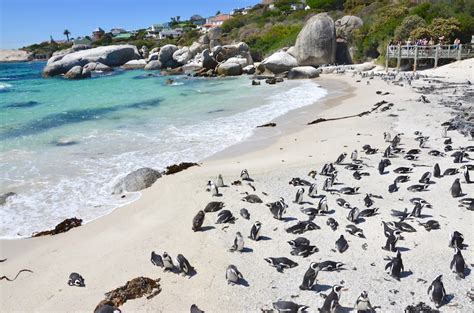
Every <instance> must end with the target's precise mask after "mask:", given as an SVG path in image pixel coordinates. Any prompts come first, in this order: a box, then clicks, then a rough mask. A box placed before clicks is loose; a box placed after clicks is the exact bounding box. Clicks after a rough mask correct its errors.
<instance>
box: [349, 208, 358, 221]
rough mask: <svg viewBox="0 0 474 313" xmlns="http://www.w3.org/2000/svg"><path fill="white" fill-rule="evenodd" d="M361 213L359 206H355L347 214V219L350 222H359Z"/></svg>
mask: <svg viewBox="0 0 474 313" xmlns="http://www.w3.org/2000/svg"><path fill="white" fill-rule="evenodd" d="M359 214H360V211H359V209H358V208H357V207H353V208H352V209H351V210H350V211H349V214H348V215H347V219H348V220H349V222H352V223H355V224H357V223H358V222H359Z"/></svg>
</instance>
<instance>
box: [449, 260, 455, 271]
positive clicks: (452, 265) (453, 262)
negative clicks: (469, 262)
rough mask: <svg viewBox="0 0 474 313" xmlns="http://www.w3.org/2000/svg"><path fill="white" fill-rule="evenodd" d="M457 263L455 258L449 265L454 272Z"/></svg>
mask: <svg viewBox="0 0 474 313" xmlns="http://www.w3.org/2000/svg"><path fill="white" fill-rule="evenodd" d="M455 263H456V260H455V258H453V260H452V261H451V264H450V265H449V269H451V270H452V269H453V267H454V264H455Z"/></svg>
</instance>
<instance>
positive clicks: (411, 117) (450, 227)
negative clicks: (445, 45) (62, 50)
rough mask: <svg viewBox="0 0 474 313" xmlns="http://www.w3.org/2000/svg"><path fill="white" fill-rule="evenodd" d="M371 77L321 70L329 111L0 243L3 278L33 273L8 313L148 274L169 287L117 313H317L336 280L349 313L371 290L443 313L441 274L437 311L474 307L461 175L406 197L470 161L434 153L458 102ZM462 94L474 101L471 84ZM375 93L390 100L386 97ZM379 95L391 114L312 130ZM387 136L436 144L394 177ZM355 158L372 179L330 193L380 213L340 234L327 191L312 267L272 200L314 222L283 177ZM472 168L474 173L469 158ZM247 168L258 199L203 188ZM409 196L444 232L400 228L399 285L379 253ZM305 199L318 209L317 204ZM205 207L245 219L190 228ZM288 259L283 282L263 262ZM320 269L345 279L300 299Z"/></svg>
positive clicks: (77, 301) (9, 285)
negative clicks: (71, 225) (166, 259)
mask: <svg viewBox="0 0 474 313" xmlns="http://www.w3.org/2000/svg"><path fill="white" fill-rule="evenodd" d="M473 73H474V60H473V59H470V60H465V61H462V62H455V63H453V64H451V65H447V66H444V67H441V68H439V69H436V70H430V71H426V72H421V74H427V75H431V76H436V77H437V78H436V79H439V80H445V81H457V82H461V83H464V82H465V81H466V80H468V79H469V80H470V81H471V82H474V74H473ZM357 80H361V81H360V82H357ZM367 80H368V79H367V78H360V76H358V75H356V76H354V77H352V74H349V73H346V74H345V75H338V74H327V75H322V76H321V77H319V78H317V79H316V80H315V81H316V82H317V83H319V84H321V85H322V86H323V87H327V88H328V89H329V91H330V93H329V96H328V98H327V99H326V100H325V102H324V104H322V105H323V106H324V107H323V109H322V111H321V104H318V105H315V106H312V107H305V108H303V109H299V110H297V111H296V112H292V113H290V114H289V115H287V116H285V117H281V118H279V119H277V120H276V121H275V122H276V123H277V127H275V128H269V129H259V130H258V131H257V132H256V137H254V138H252V139H251V140H250V141H248V142H247V143H240V144H238V145H236V146H234V147H231V148H229V149H228V150H226V151H223V152H221V153H218V154H217V155H215V156H213V157H211V158H209V159H207V160H204V161H203V162H202V164H201V166H200V167H193V168H190V169H188V170H186V171H184V172H180V173H178V174H175V175H171V176H164V177H163V178H161V179H159V180H158V181H157V182H156V183H155V184H154V185H153V186H152V187H151V188H149V189H147V190H144V191H143V192H142V196H141V198H140V199H139V200H137V201H136V202H134V203H132V204H130V205H127V206H125V207H122V208H119V209H117V210H115V211H114V212H113V213H111V214H109V215H107V216H105V217H102V218H100V219H98V220H95V221H93V222H90V223H88V224H86V225H84V226H81V227H79V228H76V229H73V230H71V231H69V232H67V233H64V234H59V235H56V236H51V237H42V238H31V239H22V240H2V241H0V259H7V260H6V261H4V262H2V263H0V276H3V275H6V276H8V277H10V278H11V277H14V276H15V275H16V273H17V272H18V271H19V270H21V269H30V270H32V271H33V273H21V274H20V275H19V277H18V278H17V279H16V280H15V281H13V282H8V281H5V280H2V281H1V282H0V303H1V309H0V311H2V312H91V311H93V310H94V308H95V306H96V305H97V304H98V303H99V302H100V301H101V300H103V299H104V298H105V296H104V293H105V292H107V291H110V290H112V289H115V288H117V287H119V286H122V285H124V284H125V283H126V282H127V281H129V280H131V279H133V278H135V277H139V276H145V277H149V278H153V279H156V278H161V289H162V292H161V293H160V294H159V295H157V296H156V297H154V298H152V299H150V300H147V299H146V298H140V299H136V300H129V301H127V302H126V303H125V305H124V306H122V307H121V308H120V309H121V310H122V311H123V312H189V308H190V306H191V305H192V304H196V305H197V306H198V307H199V308H200V309H202V310H204V311H206V312H259V311H260V310H261V309H262V308H263V309H270V308H271V306H272V303H273V302H275V301H277V300H279V299H283V300H289V301H294V302H296V303H299V304H305V305H308V306H309V307H310V309H309V312H317V308H319V307H321V306H322V304H323V302H324V299H323V298H322V297H321V296H320V294H321V293H323V294H328V293H329V292H330V288H331V287H332V286H333V285H334V284H338V283H341V282H343V283H342V284H343V285H344V286H345V287H346V288H348V290H347V291H345V292H343V294H342V297H341V301H340V304H341V305H342V306H343V307H344V308H346V309H347V311H349V310H350V309H351V308H353V306H354V303H355V301H356V299H357V297H358V296H359V295H360V293H361V292H362V291H363V290H366V291H367V292H368V293H369V298H370V300H371V303H372V305H373V306H378V307H379V309H377V312H403V309H404V308H405V307H406V306H407V305H411V304H417V303H419V302H425V303H426V304H428V305H430V306H431V307H433V308H434V304H433V303H432V302H431V301H430V299H429V297H428V295H427V289H428V286H429V284H430V283H431V281H432V280H434V279H435V278H436V276H438V275H440V274H443V281H444V286H445V289H446V292H447V294H448V295H450V298H451V299H450V301H449V303H447V304H445V305H444V306H442V307H441V308H440V310H441V311H442V312H473V311H474V303H473V302H472V300H470V299H469V298H468V297H467V295H466V292H467V291H468V290H469V289H471V287H473V280H472V273H470V274H469V275H467V276H466V278H465V279H462V280H460V279H457V278H456V275H455V274H454V273H452V272H451V270H450V268H449V264H450V262H451V259H452V256H453V249H451V248H449V247H448V239H449V234H450V233H451V232H453V231H455V230H457V231H459V232H461V233H462V234H463V235H464V238H465V240H464V242H465V243H466V244H467V245H468V247H467V248H466V249H465V250H462V253H463V256H464V259H465V260H466V264H467V266H468V267H469V268H472V263H474V260H473V256H474V253H473V245H474V232H473V230H472V229H473V224H474V219H473V212H472V211H468V210H467V209H465V208H461V207H459V206H458V205H459V202H458V200H459V199H454V198H452V197H451V195H450V194H449V189H450V187H451V184H452V183H453V181H454V179H455V178H461V181H462V182H463V178H462V173H460V174H458V175H456V176H446V177H443V178H441V179H436V178H432V180H433V181H435V184H432V185H431V186H430V187H429V189H428V191H427V192H423V193H413V192H410V191H407V187H408V186H410V185H413V184H417V183H418V179H419V178H420V177H421V175H422V174H423V173H424V172H426V171H432V168H433V165H434V164H435V163H439V165H440V167H441V170H442V171H444V170H445V169H446V168H460V166H461V165H464V164H454V163H453V159H452V158H451V157H449V155H450V153H448V154H447V155H448V156H446V157H444V158H443V157H435V156H430V155H428V151H430V150H432V149H436V150H440V151H443V147H444V145H443V141H444V140H445V139H444V138H442V136H441V134H442V127H441V126H440V125H441V123H443V122H445V121H447V120H449V119H450V118H452V115H451V112H452V110H451V109H450V108H447V107H445V106H443V105H441V104H440V103H439V101H440V100H441V99H442V98H444V99H450V97H452V96H453V93H452V91H450V93H446V94H441V93H439V92H437V87H438V86H439V85H437V83H435V82H429V81H428V80H421V79H420V80H417V81H414V82H413V85H412V87H409V86H407V85H406V84H404V86H399V85H395V84H392V83H389V84H387V83H386V82H384V81H382V80H381V79H379V78H378V77H375V78H374V79H371V80H369V81H370V84H369V85H367V84H366V81H367ZM422 85H426V86H429V85H434V86H435V87H436V88H435V92H433V93H431V94H426V96H427V97H428V99H429V100H430V101H431V102H430V103H422V102H417V99H418V98H419V97H420V94H419V93H416V92H415V89H414V87H416V86H422ZM463 86H464V88H470V89H471V92H472V86H469V87H468V86H467V85H466V84H464V85H463ZM331 88H332V90H334V89H337V90H338V95H336V96H334V95H333V93H332V92H331ZM341 89H342V91H343V92H341ZM378 90H380V91H383V92H389V93H390V94H388V95H385V96H382V95H377V94H376V91H378ZM458 93H459V92H458ZM471 97H472V96H471ZM381 100H385V101H387V102H392V103H394V106H393V107H392V108H391V109H390V110H388V111H385V112H381V111H380V110H377V111H375V112H373V113H372V114H370V115H366V116H363V117H355V118H350V119H344V120H338V121H328V122H324V123H319V124H316V125H306V123H308V122H311V121H313V120H315V119H317V118H320V117H324V118H332V117H341V116H347V115H353V114H358V113H361V112H364V111H367V110H370V109H371V108H372V107H373V105H374V104H376V103H377V102H379V101H381ZM463 105H471V107H472V98H471V103H470V104H469V103H467V102H466V101H464V102H463ZM471 112H472V111H471ZM285 121H286V123H285ZM288 121H291V123H288ZM386 131H387V132H390V133H391V134H392V135H394V134H396V133H403V134H404V135H403V136H402V141H401V143H402V145H403V146H402V147H403V148H404V149H406V150H409V149H412V148H418V142H417V141H415V139H414V138H415V135H414V132H415V131H420V132H422V133H423V135H425V136H429V137H430V139H429V141H428V143H427V147H428V148H427V149H422V154H421V156H420V160H419V161H408V160H405V159H403V158H402V157H399V158H393V159H391V161H392V165H391V166H390V167H388V168H387V170H388V171H389V172H390V173H389V174H387V175H379V173H378V171H377V165H378V163H379V162H380V160H381V159H382V153H383V150H385V148H386V147H387V145H388V144H387V143H385V142H384V139H383V132H386ZM259 132H265V133H266V134H270V135H272V134H273V135H274V136H273V137H272V138H271V139H258V137H259ZM448 136H449V137H451V138H452V141H453V144H452V146H453V147H454V148H457V147H460V146H462V147H465V146H469V145H474V143H473V142H472V141H469V140H468V138H466V137H464V136H462V135H461V134H459V133H458V132H457V131H449V132H448ZM365 144H370V145H371V146H372V147H376V148H378V149H379V150H380V151H379V153H377V154H375V155H365V154H363V153H362V151H361V148H362V146H363V145H365ZM355 149H357V150H358V151H359V155H360V156H362V160H363V161H364V163H366V164H368V165H369V168H367V169H364V171H368V172H369V173H370V176H368V177H363V178H362V179H361V180H359V181H357V180H355V179H354V178H353V177H352V171H349V170H345V169H344V168H343V166H337V168H338V170H339V174H338V177H337V181H338V182H341V183H343V184H344V185H339V186H335V187H336V188H339V187H342V186H353V187H356V186H357V187H360V194H358V195H348V196H346V195H343V196H342V197H343V198H344V199H346V200H348V201H349V202H350V203H351V204H352V205H354V206H357V207H359V208H361V209H363V208H365V207H364V202H363V198H364V197H365V195H366V193H372V194H375V195H381V196H382V197H383V199H377V198H374V202H375V204H374V207H377V208H380V210H379V212H380V214H379V215H376V216H374V217H368V218H365V220H366V221H365V222H363V223H361V224H359V225H358V226H359V227H360V228H362V229H363V231H364V233H365V235H366V237H367V239H362V238H358V237H355V236H352V235H350V234H349V233H347V232H345V226H346V225H348V224H350V223H349V221H348V220H347V219H346V216H347V213H348V210H346V209H344V208H341V207H339V206H338V205H337V204H336V199H337V198H338V197H339V195H331V194H329V193H327V196H328V204H329V209H330V210H335V213H333V214H332V215H329V216H318V217H316V219H315V223H316V224H317V225H319V226H320V227H321V229H319V230H314V231H310V232H307V233H305V234H303V235H302V236H304V237H307V238H308V239H310V240H311V243H312V244H314V245H316V246H317V247H318V248H319V252H317V253H315V254H313V255H311V256H309V257H307V258H302V257H298V256H292V255H290V251H291V249H290V246H289V245H288V244H287V243H286V242H287V241H288V240H291V239H294V238H295V237H298V235H292V234H288V233H287V232H285V229H286V228H288V227H289V226H291V225H293V224H294V223H295V222H296V220H289V221H286V222H284V221H278V220H276V219H274V218H273V217H272V216H271V213H270V212H269V210H268V208H267V207H266V206H265V203H268V202H273V201H277V200H278V199H279V197H284V198H285V200H286V203H287V204H289V208H288V209H287V213H286V214H285V215H284V216H285V217H293V218H295V219H298V220H305V219H306V218H307V217H306V216H305V215H304V214H302V213H301V212H300V211H299V207H300V205H297V204H294V203H292V201H293V199H294V196H295V193H296V190H297V188H296V187H293V186H292V185H289V184H288V182H289V181H290V180H291V178H293V177H300V178H302V179H307V180H310V181H312V179H311V178H310V177H308V176H307V174H308V172H309V171H310V170H317V171H318V172H319V171H320V169H321V168H322V166H323V165H324V164H325V163H329V162H334V161H335V160H336V158H337V157H338V156H339V155H340V154H341V153H342V152H346V153H348V155H350V153H351V152H352V151H353V150H355ZM471 154H472V153H471ZM348 158H349V157H348ZM468 161H469V162H470V164H473V161H471V160H468ZM413 163H416V164H423V165H428V166H429V167H415V168H414V173H413V174H410V177H411V181H410V182H408V183H403V184H400V190H399V191H398V192H396V193H392V194H390V193H388V191H387V188H388V185H389V184H391V183H392V182H393V180H394V179H395V177H397V176H398V174H396V173H393V170H394V169H395V168H397V167H399V166H411V164H413ZM138 167H140V165H139V164H137V168H138ZM242 169H247V170H248V171H249V173H250V176H251V177H252V178H253V179H254V180H255V181H254V183H253V185H254V186H255V187H256V191H255V192H253V191H252V189H251V188H250V187H249V186H248V185H246V184H245V183H244V184H243V185H242V186H229V187H227V188H222V190H221V192H222V194H223V196H222V197H220V198H212V197H211V195H210V194H209V193H208V192H206V191H205V186H206V183H207V181H208V180H210V179H215V178H216V177H217V175H218V174H222V175H223V177H224V182H225V183H226V184H228V185H230V184H231V182H233V181H235V180H238V179H240V177H239V174H240V171H241V170H242ZM471 176H474V173H473V174H471ZM316 182H317V184H318V192H321V191H320V190H319V189H321V187H322V184H323V182H324V177H322V176H319V175H317V176H316ZM462 189H463V192H464V193H465V194H466V196H465V197H474V184H465V183H462ZM243 192H249V193H255V194H257V195H258V196H259V197H261V198H262V200H263V202H264V203H263V204H249V203H246V202H242V201H241V198H242V197H243V196H244V195H243V194H242V193H243ZM262 192H265V193H267V194H268V196H265V195H264V194H263V193H262ZM322 193H323V194H326V193H325V192H322ZM305 196H306V195H305ZM412 197H423V198H424V199H425V200H427V201H428V202H430V203H431V204H432V205H433V209H426V208H425V209H424V210H423V212H422V213H423V214H426V215H429V217H426V218H424V219H419V220H420V221H426V220H429V219H434V220H437V221H439V223H440V225H441V229H439V230H433V231H431V232H427V231H426V230H425V229H424V228H423V227H421V226H419V225H418V223H417V222H416V221H410V224H411V225H413V226H414V227H415V228H416V229H417V232H416V233H404V234H403V237H404V238H405V240H403V241H400V242H399V243H398V246H400V247H403V248H404V249H403V251H402V258H403V262H404V265H405V272H406V274H405V275H403V277H402V278H401V281H400V282H398V281H395V280H393V279H391V278H389V276H388V275H387V274H386V272H385V270H384V267H385V264H386V261H384V257H386V256H394V253H391V252H387V251H385V250H382V249H381V246H383V245H385V237H384V234H383V227H382V225H381V221H391V220H394V219H395V218H394V217H392V216H390V212H391V210H392V209H396V210H403V209H405V208H408V210H409V211H411V209H412V208H413V206H412V204H411V203H410V202H409V199H411V198H412ZM305 200H307V201H314V200H313V199H310V198H308V197H305ZM210 201H223V202H224V203H225V208H226V209H228V210H231V211H232V212H233V214H234V215H235V216H236V217H238V220H237V221H236V222H235V224H224V225H222V224H215V222H216V220H217V213H207V214H206V217H205V221H204V226H212V227H213V228H212V229H209V230H207V231H204V232H193V231H192V230H191V226H192V219H193V217H194V216H195V214H196V213H197V211H199V210H202V209H204V207H205V206H206V204H207V203H208V202H210ZM316 201H317V200H316ZM315 204H317V203H315ZM241 208H247V209H248V210H249V212H250V214H251V218H250V220H245V219H243V218H241V217H240V215H239V210H240V209H241ZM328 217H333V218H335V219H336V220H337V221H338V222H339V228H338V229H337V230H336V231H332V230H331V229H330V228H329V227H328V226H327V225H326V220H327V218H328ZM257 220H258V221H261V222H262V224H263V226H262V231H263V233H262V234H263V236H266V237H268V238H269V240H261V241H258V242H254V241H251V240H249V239H247V240H246V241H245V243H246V247H248V248H250V249H251V252H246V253H231V252H229V251H228V249H229V247H230V246H231V244H232V243H233V239H234V236H235V233H236V232H237V231H240V232H241V233H242V234H243V235H244V237H245V238H247V236H248V235H249V232H250V228H251V226H252V224H253V223H254V222H255V221H257ZM223 226H228V227H226V228H223ZM341 234H344V236H345V237H346V238H347V239H348V241H349V249H348V250H347V251H346V252H344V253H342V254H341V253H339V252H334V251H332V249H334V243H335V241H336V240H337V238H339V236H340V235H341ZM364 243H367V250H364V249H363V248H362V245H363V244H364ZM153 250H154V251H156V252H158V253H162V252H163V251H166V252H168V253H169V254H170V255H171V256H172V257H175V256H176V255H177V254H179V253H181V254H183V255H184V256H185V257H186V258H187V259H188V260H189V261H190V263H191V265H193V266H194V267H195V268H196V271H197V274H196V275H195V276H193V277H192V278H190V279H189V278H184V277H183V276H180V275H177V274H173V273H165V272H163V270H162V269H161V268H159V267H156V266H153V265H152V264H151V263H150V261H149V258H150V253H151V251H153ZM281 256H285V257H289V258H290V259H292V260H294V261H296V262H297V263H298V264H299V265H298V266H297V267H296V268H292V269H289V270H285V272H284V273H278V272H277V271H276V269H275V268H273V267H270V266H269V265H268V264H267V263H266V262H265V261H264V260H263V259H264V258H266V257H281ZM324 260H333V261H339V262H343V263H345V264H346V266H345V267H346V269H347V270H344V271H340V272H320V273H319V276H318V286H317V287H316V288H315V290H317V291H301V290H299V288H298V286H299V285H300V284H301V282H302V279H303V275H304V273H305V272H306V270H307V269H308V266H309V264H310V262H312V261H316V262H318V261H324ZM229 264H234V265H235V266H237V268H238V269H239V270H240V271H241V272H242V274H243V276H244V278H245V280H246V281H247V282H248V286H242V285H236V286H230V285H228V284H227V282H226V279H225V270H226V268H227V266H228V265H229ZM71 272H78V273H80V274H81V275H83V276H84V278H85V282H86V287H85V288H78V287H70V286H68V285H67V279H68V276H69V274H70V273H71Z"/></svg>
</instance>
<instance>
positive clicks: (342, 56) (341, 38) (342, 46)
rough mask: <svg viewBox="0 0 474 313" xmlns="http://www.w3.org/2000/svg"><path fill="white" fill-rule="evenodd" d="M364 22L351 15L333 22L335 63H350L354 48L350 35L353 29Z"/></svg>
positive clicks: (351, 35)
mask: <svg viewBox="0 0 474 313" xmlns="http://www.w3.org/2000/svg"><path fill="white" fill-rule="evenodd" d="M363 24H364V22H363V21H362V19H360V18H359V17H357V16H353V15H346V16H344V17H342V18H340V19H338V20H337V21H336V22H335V26H336V38H337V43H336V63H338V64H352V58H353V56H354V49H355V47H353V45H352V37H353V34H354V31H355V30H356V29H358V28H359V27H361V26H362V25H363Z"/></svg>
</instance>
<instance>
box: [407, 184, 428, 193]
mask: <svg viewBox="0 0 474 313" xmlns="http://www.w3.org/2000/svg"><path fill="white" fill-rule="evenodd" d="M429 186H430V185H418V184H417V185H411V186H410V187H408V188H407V190H408V191H413V192H421V191H427V190H428V187H429Z"/></svg>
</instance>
